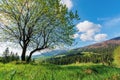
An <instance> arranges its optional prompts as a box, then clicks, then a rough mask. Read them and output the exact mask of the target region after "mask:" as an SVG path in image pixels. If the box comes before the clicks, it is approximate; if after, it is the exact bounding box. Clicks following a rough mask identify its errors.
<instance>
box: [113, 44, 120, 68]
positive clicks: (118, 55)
mask: <svg viewBox="0 0 120 80" xmlns="http://www.w3.org/2000/svg"><path fill="white" fill-rule="evenodd" d="M113 57H114V61H113V64H114V65H116V66H117V67H120V62H119V61H120V46H119V47H117V48H116V49H115V50H114V53H113Z"/></svg>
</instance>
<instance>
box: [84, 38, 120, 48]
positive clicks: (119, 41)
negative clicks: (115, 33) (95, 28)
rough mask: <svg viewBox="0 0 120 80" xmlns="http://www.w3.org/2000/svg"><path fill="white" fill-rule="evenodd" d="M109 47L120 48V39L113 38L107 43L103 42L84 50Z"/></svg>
mask: <svg viewBox="0 0 120 80" xmlns="http://www.w3.org/2000/svg"><path fill="white" fill-rule="evenodd" d="M109 46H120V37H116V38H112V39H110V40H107V41H103V42H100V43H95V44H92V45H89V46H86V47H83V48H101V47H106V48H107V47H109Z"/></svg>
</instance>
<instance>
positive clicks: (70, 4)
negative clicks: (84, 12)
mask: <svg viewBox="0 0 120 80" xmlns="http://www.w3.org/2000/svg"><path fill="white" fill-rule="evenodd" d="M61 3H63V4H65V5H66V6H67V8H68V9H69V10H70V9H71V8H72V7H73V2H72V1H71V0H61Z"/></svg>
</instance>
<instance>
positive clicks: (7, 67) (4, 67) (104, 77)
mask: <svg viewBox="0 0 120 80" xmlns="http://www.w3.org/2000/svg"><path fill="white" fill-rule="evenodd" d="M0 80H120V68H114V67H110V66H104V65H101V64H92V63H86V64H71V65H59V66H58V65H52V64H24V65H23V64H15V63H8V64H2V63H0Z"/></svg>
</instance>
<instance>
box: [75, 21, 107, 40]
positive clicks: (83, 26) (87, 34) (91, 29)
mask: <svg viewBox="0 0 120 80" xmlns="http://www.w3.org/2000/svg"><path fill="white" fill-rule="evenodd" d="M76 27H77V29H78V31H79V33H80V35H79V37H80V39H81V40H82V41H101V39H99V37H102V40H104V39H105V38H106V37H107V35H106V34H98V32H100V30H101V25H100V24H95V23H93V22H90V21H83V22H80V23H78V24H77V26H76ZM77 36H78V35H77Z"/></svg>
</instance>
